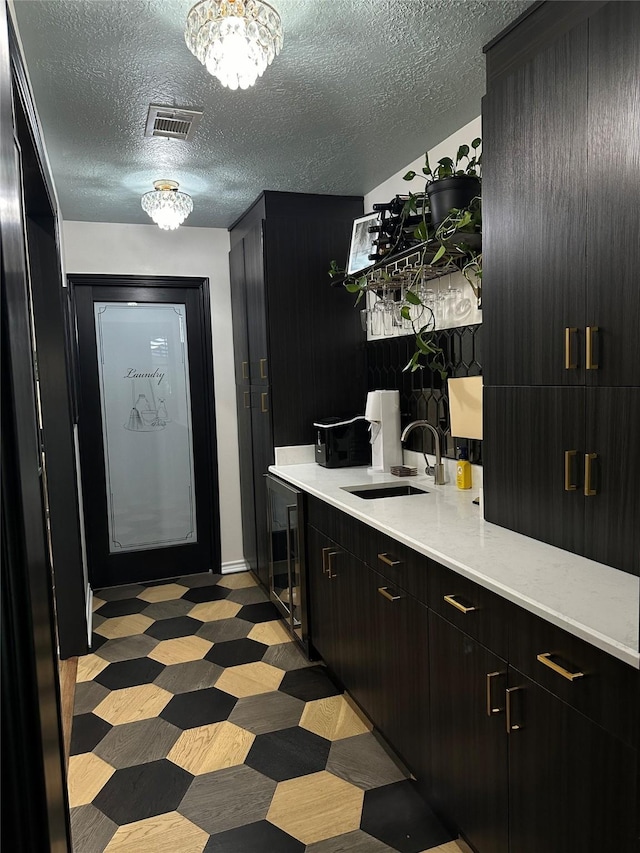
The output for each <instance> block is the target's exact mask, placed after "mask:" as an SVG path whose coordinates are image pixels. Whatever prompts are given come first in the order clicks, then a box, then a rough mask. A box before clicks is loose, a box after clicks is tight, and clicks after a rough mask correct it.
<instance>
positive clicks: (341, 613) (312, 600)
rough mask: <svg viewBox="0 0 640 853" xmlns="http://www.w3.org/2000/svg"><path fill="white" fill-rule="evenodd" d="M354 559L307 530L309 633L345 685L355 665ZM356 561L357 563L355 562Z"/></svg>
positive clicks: (327, 539)
mask: <svg viewBox="0 0 640 853" xmlns="http://www.w3.org/2000/svg"><path fill="white" fill-rule="evenodd" d="M353 560H354V558H353V557H352V556H351V555H350V554H349V553H348V552H347V551H345V550H344V549H343V548H341V547H340V546H339V545H337V544H336V543H335V542H334V541H333V540H331V539H329V537H328V536H325V535H324V534H323V533H320V532H319V531H317V530H316V529H315V528H314V527H307V561H308V580H309V611H310V612H309V632H310V636H311V638H312V645H313V647H314V649H315V650H316V652H317V653H318V654H319V655H320V657H321V658H322V659H323V660H324V662H325V663H326V664H327V666H328V667H329V669H330V670H331V671H332V672H333V673H334V674H335V675H336V676H337V677H338V678H339V679H340V681H342V682H343V683H345V684H349V683H350V682H351V680H352V678H353V672H354V670H357V665H356V664H355V663H354V660H355V659H357V657H358V653H357V650H356V648H355V645H356V643H358V642H360V643H361V642H362V640H361V634H360V632H359V631H358V630H357V626H356V625H355V623H354V619H355V615H356V614H357V613H358V602H357V586H356V579H355V578H354V570H353ZM356 562H357V561H356Z"/></svg>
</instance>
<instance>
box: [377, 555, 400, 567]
mask: <svg viewBox="0 0 640 853" xmlns="http://www.w3.org/2000/svg"><path fill="white" fill-rule="evenodd" d="M378 559H379V560H380V561H381V562H382V563H384V564H385V566H399V565H400V563H401V562H402V560H394V559H393V557H390V556H389V555H388V554H387V553H384V554H378Z"/></svg>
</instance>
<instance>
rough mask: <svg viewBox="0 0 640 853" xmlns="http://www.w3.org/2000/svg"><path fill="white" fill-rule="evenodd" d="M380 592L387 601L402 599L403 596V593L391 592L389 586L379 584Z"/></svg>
mask: <svg viewBox="0 0 640 853" xmlns="http://www.w3.org/2000/svg"><path fill="white" fill-rule="evenodd" d="M378 592H379V593H380V595H381V596H382V597H383V598H386V599H387V601H400V599H401V598H402V596H401V595H393V593H391V592H389V587H388V586H379V587H378Z"/></svg>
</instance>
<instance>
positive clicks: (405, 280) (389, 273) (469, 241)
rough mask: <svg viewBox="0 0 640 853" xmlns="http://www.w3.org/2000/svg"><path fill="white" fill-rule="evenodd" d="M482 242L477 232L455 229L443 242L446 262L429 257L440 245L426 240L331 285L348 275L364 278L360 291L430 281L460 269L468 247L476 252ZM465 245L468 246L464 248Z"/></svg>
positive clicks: (333, 284) (397, 287)
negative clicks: (364, 284)
mask: <svg viewBox="0 0 640 853" xmlns="http://www.w3.org/2000/svg"><path fill="white" fill-rule="evenodd" d="M481 241H482V235H481V234H479V233H473V234H472V233H466V232H458V233H457V234H454V235H452V237H450V238H449V239H447V241H446V243H445V245H446V246H447V255H448V257H449V260H448V261H447V262H446V263H440V262H437V263H435V264H433V263H432V260H433V258H434V257H435V255H436V253H437V251H438V249H439V248H440V245H441V244H440V241H438V240H427V241H425V242H423V243H418V244H417V245H415V246H411V247H410V248H408V249H405V250H404V251H403V252H399V253H397V254H395V255H393V256H391V257H385V258H382V259H381V260H379V261H377V262H376V263H375V264H371V266H368V267H365V268H364V269H363V270H360V271H359V272H357V273H354V274H353V275H351V276H343V277H341V278H338V279H334V280H333V281H332V286H333V287H340V286H342V285H344V283H345V281H346V280H347V279H349V278H351V279H362V278H363V277H365V278H366V280H367V285H366V287H362V290H367V291H370V290H372V291H374V292H377V291H379V290H382V289H386V290H401V289H403V288H407V287H408V286H410V285H412V284H414V283H416V284H418V283H422V282H425V281H432V280H433V279H437V278H441V277H442V276H445V275H450V274H451V273H455V272H460V270H461V265H460V262H465V261H467V260H468V259H469V252H468V248H472V249H473V250H474V251H478V252H479V251H480V249H481ZM465 246H466V247H467V249H465V248H463V247H465Z"/></svg>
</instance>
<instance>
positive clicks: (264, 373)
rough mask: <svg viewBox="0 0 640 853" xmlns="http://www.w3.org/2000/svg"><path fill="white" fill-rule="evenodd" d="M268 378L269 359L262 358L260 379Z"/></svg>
mask: <svg viewBox="0 0 640 853" xmlns="http://www.w3.org/2000/svg"><path fill="white" fill-rule="evenodd" d="M266 378H267V359H266V358H261V359H260V379H266Z"/></svg>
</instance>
